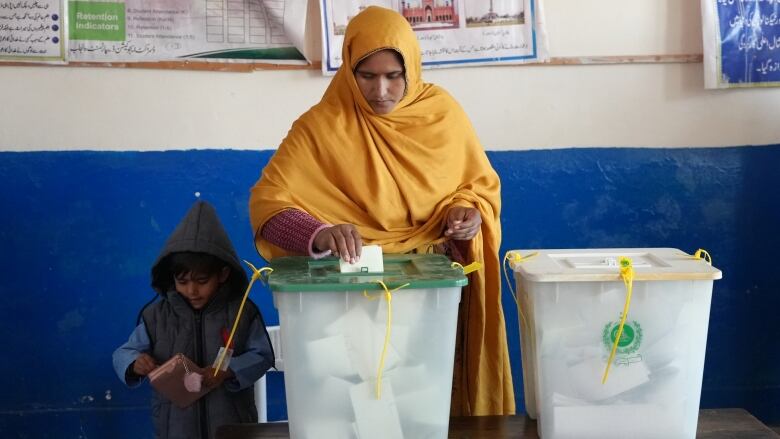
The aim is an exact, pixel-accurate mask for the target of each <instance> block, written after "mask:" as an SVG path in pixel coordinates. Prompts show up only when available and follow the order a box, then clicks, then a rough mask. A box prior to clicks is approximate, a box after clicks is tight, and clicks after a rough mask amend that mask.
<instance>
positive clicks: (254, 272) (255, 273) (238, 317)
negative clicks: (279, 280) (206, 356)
mask: <svg viewBox="0 0 780 439" xmlns="http://www.w3.org/2000/svg"><path fill="white" fill-rule="evenodd" d="M244 263H245V264H246V265H249V268H251V269H252V278H251V279H250V281H249V285H247V286H246V292H245V293H244V298H243V299H241V306H239V307H238V314H237V315H236V321H235V322H233V329H231V330H230V337H228V340H227V343H225V349H224V350H223V351H222V355H220V356H219V361H218V362H217V367H216V368H214V376H217V373H219V369H221V368H222V362H223V361H225V356H226V355H227V351H228V346H230V343H231V342H232V341H233V335H235V333H236V328H238V321H239V320H241V312H242V311H243V310H244V303H246V298H247V297H249V290H251V289H252V285H253V284H254V283H255V281H256V280H257V279H259V278H260V276H262V275H263V273H265V272H268V273H269V274H270V273H271V272H273V271H274V269H273V268H271V267H263V268H261V269H259V270H258V269H257V268H255V266H254V265H252V263H250V262H249V261H247V260H244Z"/></svg>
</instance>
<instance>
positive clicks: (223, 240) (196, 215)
mask: <svg viewBox="0 0 780 439" xmlns="http://www.w3.org/2000/svg"><path fill="white" fill-rule="evenodd" d="M178 252H197V253H208V254H210V255H212V256H215V257H217V258H219V259H220V260H222V261H224V262H225V263H226V264H227V265H228V266H229V267H230V276H229V277H228V279H227V281H226V282H225V283H226V284H227V286H228V287H229V289H228V291H230V293H231V294H238V295H240V294H243V293H244V290H245V289H246V287H247V285H248V284H249V279H248V278H247V276H246V273H245V272H244V269H243V267H241V263H240V261H239V259H238V255H237V254H236V250H235V248H233V243H232V242H230V238H229V237H228V235H227V232H225V228H224V227H222V223H221V222H220V221H219V217H218V216H217V211H216V209H214V206H212V205H211V204H209V203H207V202H205V201H203V200H198V201H196V202H195V204H193V205H192V207H191V208H190V210H189V211H188V212H187V214H186V215H184V218H182V220H181V222H179V225H178V226H176V229H175V230H174V231H173V233H171V235H170V236H169V237H168V240H167V241H166V242H165V245H164V246H163V248H162V250H161V251H160V254H159V256H157V260H156V261H155V262H154V264H153V265H152V288H154V290H155V291H157V292H158V293H159V294H161V295H165V294H166V293H167V292H168V291H171V290H173V288H174V286H173V285H174V283H173V273H172V272H171V267H170V258H169V256H170V255H171V253H178Z"/></svg>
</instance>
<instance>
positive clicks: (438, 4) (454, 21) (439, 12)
mask: <svg viewBox="0 0 780 439" xmlns="http://www.w3.org/2000/svg"><path fill="white" fill-rule="evenodd" d="M414 3H415V4H412V1H410V0H401V15H403V16H404V18H406V20H407V21H409V24H411V25H412V27H415V28H426V27H431V28H447V27H457V26H458V12H457V9H456V8H455V0H418V1H416V2H414Z"/></svg>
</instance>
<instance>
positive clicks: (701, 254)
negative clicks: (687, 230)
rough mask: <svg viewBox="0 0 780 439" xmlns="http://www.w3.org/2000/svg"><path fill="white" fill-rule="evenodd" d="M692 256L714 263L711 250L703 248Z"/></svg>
mask: <svg viewBox="0 0 780 439" xmlns="http://www.w3.org/2000/svg"><path fill="white" fill-rule="evenodd" d="M691 257H692V258H693V259H704V261H705V262H707V263H708V264H710V265H712V257H711V256H710V254H709V252H707V250H704V249H703V248H700V249H698V250H696V253H694V254H693V256H691Z"/></svg>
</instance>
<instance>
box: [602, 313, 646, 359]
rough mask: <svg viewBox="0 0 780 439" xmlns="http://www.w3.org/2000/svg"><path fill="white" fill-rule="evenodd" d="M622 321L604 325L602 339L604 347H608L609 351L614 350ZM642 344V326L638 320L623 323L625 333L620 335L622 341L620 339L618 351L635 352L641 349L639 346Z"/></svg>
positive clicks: (622, 353) (623, 353)
mask: <svg viewBox="0 0 780 439" xmlns="http://www.w3.org/2000/svg"><path fill="white" fill-rule="evenodd" d="M619 326H620V322H607V324H606V325H604V330H603V331H602V333H601V341H602V342H603V344H604V347H606V348H607V352H609V351H611V350H612V345H613V344H614V343H615V338H616V337H617V332H618V327H619ZM641 344H642V326H640V325H639V322H637V321H636V320H632V321H626V323H625V324H624V325H623V333H622V334H621V335H620V341H618V347H617V353H618V354H621V355H628V354H633V353H635V352H636V351H638V350H639V346H640V345H641Z"/></svg>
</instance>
